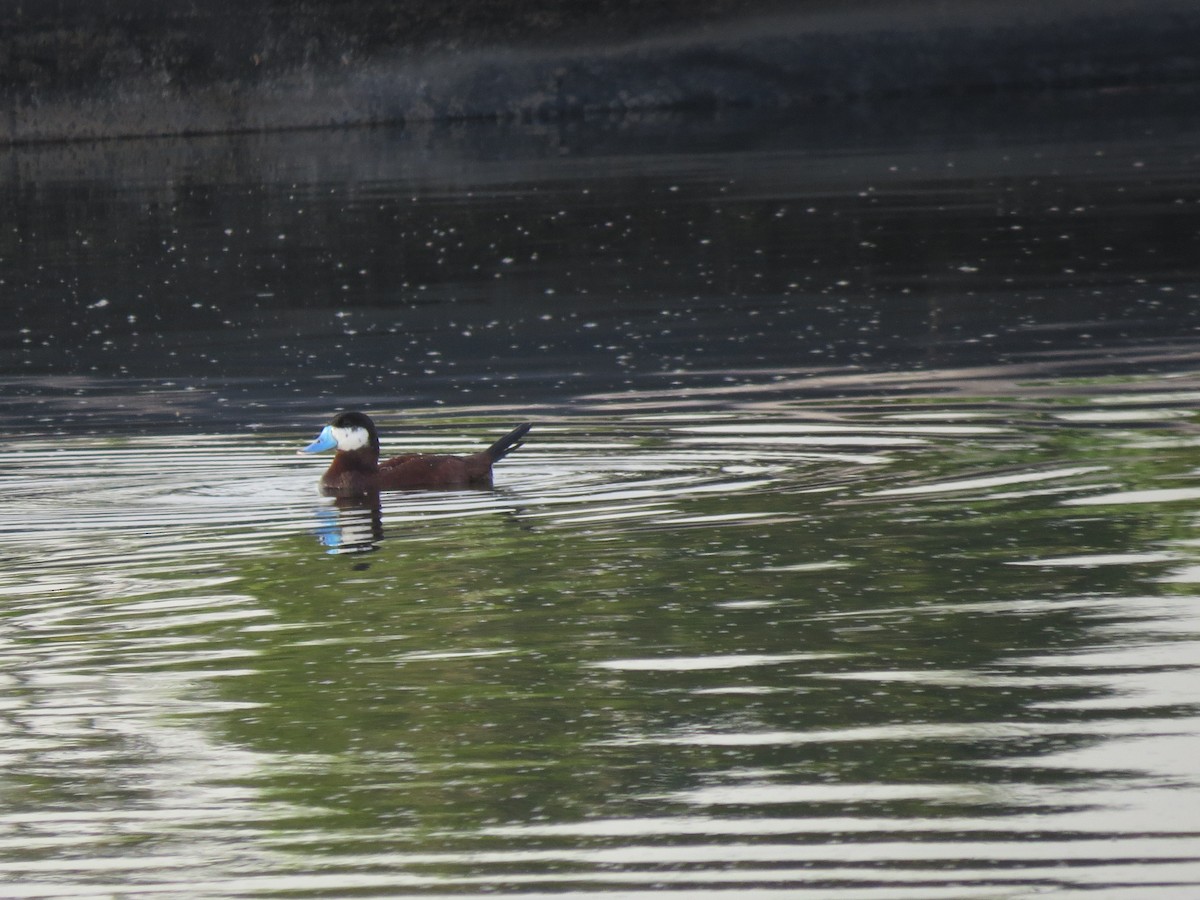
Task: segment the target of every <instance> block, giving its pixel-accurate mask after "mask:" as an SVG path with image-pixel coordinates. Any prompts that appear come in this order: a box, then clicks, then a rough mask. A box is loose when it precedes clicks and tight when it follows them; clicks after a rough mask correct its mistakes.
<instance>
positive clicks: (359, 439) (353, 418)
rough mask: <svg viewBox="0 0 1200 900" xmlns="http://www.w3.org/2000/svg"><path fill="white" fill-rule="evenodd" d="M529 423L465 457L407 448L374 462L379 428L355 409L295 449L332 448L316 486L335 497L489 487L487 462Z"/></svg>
mask: <svg viewBox="0 0 1200 900" xmlns="http://www.w3.org/2000/svg"><path fill="white" fill-rule="evenodd" d="M531 427H532V423H530V422H526V423H524V424H523V425H518V426H517V427H516V428H514V429H513V430H512V431H510V432H509V433H508V434H506V435H505V436H504V437H502V438H500V440H498V441H496V443H494V444H492V446H490V447H488V448H487V449H486V450H481V451H479V452H478V453H472V454H471V455H470V456H439V455H435V454H432V453H408V454H405V455H404V456H396V457H393V458H392V459H385V460H384V461H383V462H380V461H379V432H378V431H377V430H376V428H375V423H374V422H373V421H371V417H370V416H368V415H367V414H366V413H361V412H344V413H338V414H337V415H336V416H334V417H333V420H332V421H331V422H330V423H329V424H328V425H326V426H325V427H324V428H322V429H321V433H320V434H319V435H317V439H316V440H315V441H313V442H312V443H311V444H309V445H308V446H307V447H305V448H304V449H303V450H301V451H299V452H300V453H321V452H322V451H325V450H334V449H336V451H337V452H336V453H334V455H333V462H332V463H330V464H329V468H328V469H326V470H325V474H324V475H322V476H321V490H322V492H324V493H325V494H330V495H332V496H335V497H357V496H361V495H363V494H374V493H378V492H379V491H404V490H409V489H411V488H457V487H491V486H492V464H493V463H496V462H499V461H500V460H502V459H504V457H505V456H507V455H508V454H509V453H512V452H513V451H514V450H516V449H517V448H518V447H520V446H521V439H522V438H523V437H525V434H526V432H528V431H529V429H530V428H531Z"/></svg>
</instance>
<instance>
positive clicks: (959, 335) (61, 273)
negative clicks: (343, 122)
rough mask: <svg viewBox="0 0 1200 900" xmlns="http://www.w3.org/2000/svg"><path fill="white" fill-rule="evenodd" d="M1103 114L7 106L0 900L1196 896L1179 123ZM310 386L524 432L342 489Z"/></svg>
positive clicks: (322, 393)
mask: <svg viewBox="0 0 1200 900" xmlns="http://www.w3.org/2000/svg"><path fill="white" fill-rule="evenodd" d="M1098 102H1100V101H1098V100H1096V99H1095V98H1086V97H1085V98H1080V103H1098ZM1108 102H1110V103H1112V102H1121V101H1120V98H1117V100H1111V99H1110V101H1108ZM1162 102H1163V103H1164V104H1166V105H1167V106H1168V107H1169V106H1170V103H1171V102H1172V101H1170V100H1169V98H1168V99H1167V100H1163V101H1162ZM1122 108H1123V109H1124V111H1125V114H1126V117H1125V118H1124V119H1120V118H1109V119H1107V120H1106V122H1105V129H1100V130H1103V131H1105V132H1106V134H1105V137H1104V139H1103V140H1101V139H1100V138H1098V137H1097V135H1096V133H1095V132H1096V131H1097V130H1098V129H1097V128H1096V126H1095V125H1094V120H1093V119H1092V118H1090V117H1089V116H1087V115H1079V116H1078V117H1076V118H1071V117H1070V116H1058V117H1050V118H1051V119H1052V120H1053V121H1054V122H1056V123H1057V124H1056V128H1057V130H1055V131H1053V132H1051V133H1048V134H1047V133H1046V132H1044V131H1042V130H1038V129H1034V131H1036V133H1035V134H1030V133H1024V132H1021V130H1020V129H1019V128H1017V129H1015V131H1016V133H1014V132H1013V130H1006V129H1004V128H999V127H993V128H983V127H981V124H983V123H981V121H979V119H978V118H977V119H974V120H970V121H968V122H967V124H966V125H963V126H961V130H959V131H955V130H953V129H947V128H944V127H942V124H941V123H936V122H932V121H930V120H926V119H921V118H919V117H914V118H913V119H911V120H909V121H907V124H906V125H905V127H903V128H893V129H892V130H888V129H885V128H883V127H882V126H879V127H870V126H868V125H866V124H863V123H864V122H867V121H876V122H878V120H873V119H871V118H870V117H864V119H863V120H862V121H860V122H859V123H858V124H857V125H855V124H854V123H853V122H846V121H833V119H836V118H837V116H836V115H835V114H833V113H828V114H826V115H828V116H829V117H830V119H829V120H827V121H824V122H823V123H822V124H823V126H824V127H822V128H820V129H816V128H809V127H807V126H806V125H804V124H801V125H796V124H793V127H792V128H791V129H790V130H787V131H784V132H780V131H778V130H771V129H763V130H761V131H754V130H753V129H749V126H748V125H747V126H746V127H745V128H743V127H742V125H741V124H739V123H729V122H712V121H705V120H693V119H680V120H675V121H657V120H653V121H643V122H628V121H627V122H624V123H608V124H607V125H605V126H604V127H600V126H599V125H595V126H586V127H585V126H584V125H580V126H579V127H578V130H577V131H575V132H571V131H570V130H568V131H567V132H558V131H554V132H551V131H547V130H546V129H540V128H538V127H534V126H530V127H528V128H516V127H515V126H510V127H508V128H501V129H497V128H496V126H493V125H490V124H485V123H480V124H478V125H474V126H464V127H463V128H462V129H458V130H453V129H452V130H450V131H449V132H445V133H440V132H439V133H413V132H408V133H405V132H397V131H366V132H352V133H322V134H298V135H289V136H275V137H270V138H266V137H244V138H236V139H204V140H198V141H170V142H142V143H136V144H120V145H114V144H108V145H98V146H86V145H85V146H79V147H74V148H54V149H52V150H50V151H48V153H47V155H45V156H43V157H41V158H40V159H36V160H35V159H34V158H33V157H32V156H31V155H30V154H29V151H11V152H10V154H9V159H8V162H9V163H10V172H11V173H12V174H11V175H10V177H9V179H8V180H7V181H6V182H5V183H4V186H3V190H4V192H5V193H6V195H7V197H6V199H7V200H8V201H9V202H10V204H13V208H14V209H15V210H16V213H15V215H14V217H13V221H14V222H15V223H16V224H14V225H13V226H12V228H11V229H9V230H6V232H5V234H4V236H3V242H4V248H3V251H2V252H0V257H2V262H0V268H2V269H3V276H2V277H3V279H4V281H5V289H6V290H7V291H9V294H10V297H11V298H12V299H11V302H12V303H13V304H14V307H13V308H14V309H16V310H17V312H18V315H17V318H16V319H15V320H13V321H12V322H10V323H9V324H7V325H6V326H5V328H6V331H5V335H4V340H5V344H4V356H3V359H4V365H3V367H2V368H0V378H2V379H3V384H4V386H5V394H4V403H5V411H6V420H7V422H8V425H7V428H8V431H9V435H8V440H7V443H6V445H5V447H4V448H3V452H2V457H3V468H2V469H0V482H2V486H3V490H4V498H5V499H4V510H5V516H4V517H3V520H2V521H0V531H2V533H3V551H2V552H3V557H4V565H3V567H0V597H2V598H3V604H2V607H0V608H2V610H3V612H2V613H0V680H2V681H3V684H4V690H3V692H2V694H0V762H2V763H3V768H2V769H0V872H2V873H3V875H4V879H5V887H4V888H3V889H0V893H2V894H3V895H4V896H14V897H79V896H148V897H149V896H187V897H238V896H244V897H250V896H275V895H292V896H347V895H358V896H404V895H438V894H454V895H462V894H476V893H484V892H488V893H492V892H503V893H506V894H510V895H517V896H529V897H532V896H542V895H549V894H555V895H569V896H593V895H603V896H642V895H648V894H649V893H650V892H655V893H657V892H659V891H661V890H663V889H674V890H682V891H686V892H687V893H688V895H689V896H704V895H716V894H718V893H725V892H728V891H731V890H732V891H737V892H738V895H739V896H750V897H755V896H761V897H774V896H781V897H782V896H788V897H797V896H798V897H804V896H814V897H817V896H820V897H847V898H867V897H869V898H877V897H878V898H889V900H890V898H910V897H911V898H940V897H955V898H960V897H1016V896H1043V895H1045V896H1081V897H1082V896H1087V897H1089V898H1090V897H1113V898H1116V897H1130V896H1137V897H1156V896H1162V897H1178V896H1180V895H1181V893H1186V892H1187V891H1189V890H1194V889H1195V886H1196V885H1197V883H1200V853H1197V851H1196V847H1197V842H1196V838H1197V833H1198V832H1200V819H1198V818H1197V814H1196V813H1195V810H1196V809H1198V808H1200V803H1198V802H1197V801H1198V800H1200V797H1198V796H1197V794H1198V784H1200V768H1198V766H1197V763H1196V754H1195V747H1196V746H1197V738H1198V734H1197V733H1198V731H1200V720H1198V717H1197V701H1196V698H1197V697H1200V680H1198V679H1200V675H1198V671H1197V666H1196V662H1195V660H1196V658H1197V654H1196V650H1197V637H1198V630H1200V619H1198V618H1197V616H1196V612H1195V609H1196V597H1197V592H1196V588H1195V585H1196V583H1197V580H1198V579H1200V554H1198V549H1197V548H1200V534H1198V533H1197V529H1196V524H1197V516H1196V510H1197V504H1198V503H1200V482H1198V480H1197V471H1198V470H1197V465H1196V461H1195V456H1196V446H1197V443H1198V441H1200V433H1198V432H1197V431H1196V424H1195V421H1196V420H1195V408H1196V401H1197V398H1200V375H1198V374H1197V368H1196V365H1195V361H1196V355H1195V349H1196V348H1195V339H1196V335H1195V328H1196V321H1195V315H1196V313H1195V310H1196V309H1198V308H1200V307H1198V306H1197V304H1196V300H1197V299H1198V298H1197V293H1198V291H1197V285H1196V271H1195V262H1194V260H1195V259H1196V258H1197V255H1196V252H1195V251H1196V242H1197V235H1198V234H1200V215H1198V210H1197V206H1196V203H1195V198H1194V197H1191V196H1190V195H1189V193H1188V191H1187V190H1186V189H1185V187H1184V185H1185V184H1187V183H1189V180H1190V181H1194V178H1195V174H1196V166H1197V157H1196V154H1195V151H1194V149H1193V148H1194V146H1195V144H1194V142H1191V138H1192V137H1193V135H1191V134H1190V133H1189V132H1188V131H1187V129H1186V128H1185V127H1184V126H1182V125H1181V124H1180V123H1179V121H1178V120H1177V119H1176V118H1174V117H1172V116H1171V115H1169V114H1168V113H1169V111H1170V110H1169V109H1167V110H1165V111H1164V110H1161V109H1160V110H1155V109H1152V108H1150V104H1146V103H1143V104H1141V105H1140V106H1139V105H1138V104H1131V105H1129V106H1124V107H1122ZM1085 112H1086V110H1085ZM976 113H977V116H979V117H984V116H985V113H986V110H977V111H976ZM996 121H1007V120H1005V119H1003V118H1002V117H1001V118H999V119H997V120H996ZM1114 122H1116V123H1117V124H1113V123H1114ZM1122 122H1123V123H1125V124H1120V123H1122ZM892 124H893V125H895V122H893V123H892ZM993 124H994V123H993ZM734 125H737V126H738V127H737V128H734V127H733V126H734ZM935 126H936V127H935ZM839 129H840V130H839ZM748 134H756V135H759V136H758V137H756V138H754V139H750V138H748V137H747V135H748ZM656 141H658V142H659V143H655V142H656ZM73 160H75V162H73ZM342 405H361V406H365V407H367V408H369V409H370V410H371V411H372V414H373V415H375V416H376V418H377V419H378V421H379V422H380V424H381V426H382V428H383V431H384V434H385V448H387V447H390V448H394V449H396V450H399V449H401V448H414V447H416V448H430V449H438V450H442V449H445V450H452V451H460V450H467V449H470V448H473V447H476V446H479V445H481V444H482V443H484V442H485V441H487V440H490V439H492V438H493V437H494V436H495V435H497V434H499V433H502V432H503V431H504V430H506V429H507V428H509V427H511V426H512V425H513V424H515V423H516V422H517V421H521V420H524V419H531V420H533V421H534V422H535V430H534V432H533V433H532V434H531V436H530V439H529V441H528V443H527V444H526V446H525V447H524V448H522V449H521V450H520V451H519V452H518V453H516V454H514V455H513V456H511V457H510V458H509V459H507V460H505V461H504V462H503V463H502V464H501V465H500V466H499V467H498V469H497V475H496V489H495V490H493V491H487V492H474V491H472V492H462V491H449V492H414V493H397V494H393V495H387V496H385V498H384V500H383V503H382V504H381V505H380V506H379V507H373V506H370V505H368V506H365V507H364V506H360V505H354V504H347V503H341V504H338V503H334V502H332V501H330V500H328V499H324V498H321V497H319V496H318V495H317V494H316V491H315V481H316V478H317V476H318V475H319V472H320V467H321V463H320V461H319V460H314V459H312V458H301V457H297V456H296V455H295V453H294V451H295V450H296V449H297V448H298V447H300V446H303V445H304V444H305V443H307V442H308V441H309V440H311V438H312V436H313V435H314V434H315V432H316V431H317V429H318V428H319V427H320V425H321V424H322V423H323V421H324V420H325V418H326V417H327V416H328V415H329V413H330V412H331V411H332V410H333V409H335V408H338V407H340V406H342Z"/></svg>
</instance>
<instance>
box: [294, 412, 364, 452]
mask: <svg viewBox="0 0 1200 900" xmlns="http://www.w3.org/2000/svg"><path fill="white" fill-rule="evenodd" d="M367 447H369V448H370V449H371V450H373V451H374V452H375V455H376V456H378V455H379V432H378V431H377V430H376V428H375V423H374V422H372V421H371V417H370V416H368V415H367V414H366V413H361V412H343V413H338V414H337V415H336V416H334V417H333V420H332V421H331V422H330V423H329V424H328V425H326V426H325V427H324V428H322V429H321V433H320V434H319V435H317V439H316V440H315V441H313V442H312V443H311V444H309V445H308V446H307V447H305V448H304V449H303V450H301V451H300V452H301V453H321V452H322V451H324V450H333V449H335V448H336V449H337V450H341V451H344V452H347V453H349V452H351V451H353V450H362V449H363V448H367Z"/></svg>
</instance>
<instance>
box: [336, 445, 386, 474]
mask: <svg viewBox="0 0 1200 900" xmlns="http://www.w3.org/2000/svg"><path fill="white" fill-rule="evenodd" d="M378 471H379V451H378V450H376V449H374V448H373V447H363V448H361V449H359V450H339V451H338V452H337V453H335V454H333V462H332V463H330V464H329V472H330V473H333V472H339V473H340V472H368V473H374V472H378Z"/></svg>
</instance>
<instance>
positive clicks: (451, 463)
mask: <svg viewBox="0 0 1200 900" xmlns="http://www.w3.org/2000/svg"><path fill="white" fill-rule="evenodd" d="M493 462H494V460H493V459H492V458H491V457H490V456H488V454H487V451H486V450H484V451H482V452H480V453H473V454H471V455H470V456H435V455H433V454H428V453H409V454H406V455H404V456H395V457H393V458H391V459H385V460H383V461H382V462H380V461H379V459H378V453H376V452H375V451H373V450H371V449H370V448H369V447H364V448H363V449H361V450H339V451H338V452H337V453H336V454H335V455H334V457H333V462H331V463H330V464H329V468H328V469H326V470H325V474H324V475H322V476H321V489H322V490H323V491H325V492H326V493H330V494H333V495H335V496H339V497H346V496H352V495H356V494H370V493H374V492H376V491H404V490H412V489H417V488H456V487H491V486H492V463H493Z"/></svg>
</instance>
